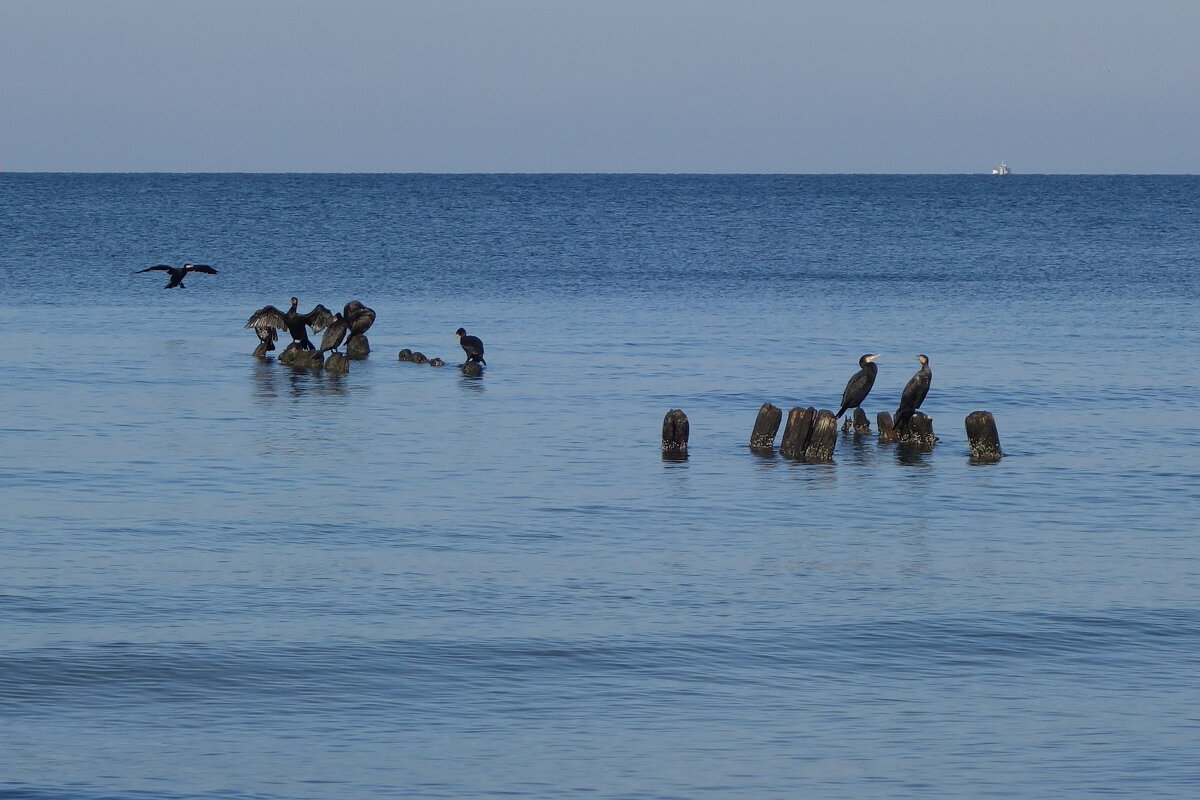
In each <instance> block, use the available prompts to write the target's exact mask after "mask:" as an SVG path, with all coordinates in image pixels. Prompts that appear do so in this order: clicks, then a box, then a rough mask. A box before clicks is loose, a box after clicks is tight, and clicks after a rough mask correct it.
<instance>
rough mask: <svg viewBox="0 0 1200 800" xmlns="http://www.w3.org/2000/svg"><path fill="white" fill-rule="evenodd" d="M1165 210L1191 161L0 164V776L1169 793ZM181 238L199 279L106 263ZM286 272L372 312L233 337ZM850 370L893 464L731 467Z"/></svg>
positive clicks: (1183, 757)
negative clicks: (358, 167) (911, 408)
mask: <svg viewBox="0 0 1200 800" xmlns="http://www.w3.org/2000/svg"><path fill="white" fill-rule="evenodd" d="M1198 215H1200V179H1197V178H1164V177H1110V178H1105V177H1037V176H1008V177H1005V178H999V179H998V178H992V177H991V176H986V177H984V176H980V177H971V176H957V177H868V176H842V177H838V176H831V177H801V176H778V177H750V176H743V177H737V176H734V177H701V176H696V177H684V176H677V177H670V176H249V175H198V176H139V175H132V176H82V175H80V176H71V175H20V174H4V175H0V286H2V287H3V297H0V306H2V307H3V310H4V311H5V316H6V319H7V322H6V324H5V326H4V330H5V347H4V349H3V351H2V352H0V369H3V371H4V374H5V375H6V379H5V380H4V381H3V383H2V384H0V398H2V399H3V408H4V416H3V418H2V421H0V443H2V445H0V446H2V447H3V461H2V463H0V508H2V509H3V512H2V513H0V554H2V555H0V797H4V798H18V797H20V798H43V799H47V800H57V799H58V798H88V799H89V800H98V799H99V798H129V797H145V798H184V797H204V798H217V797H220V798H235V799H239V798H267V799H268V800H275V799H276V798H346V799H350V800H354V799H357V798H362V799H363V800H366V799H367V798H379V797H404V798H441V797H445V798H462V797H499V796H505V797H536V798H568V797H589V798H639V799H640V798H714V799H715V798H768V797H779V798H785V797H786V798H793V797H806V796H807V797H823V798H876V797H894V798H899V797H905V798H908V797H911V798H931V797H944V798H962V797H988V796H993V797H1004V798H1011V797H1025V798H1030V797H1047V798H1049V797H1054V798H1061V797H1095V796H1127V797H1179V798H1185V797H1186V798H1190V797H1194V796H1195V795H1196V791H1197V787H1198V786H1200V704H1198V703H1197V700H1196V675H1197V674H1198V672H1200V610H1198V605H1197V594H1198V590H1200V559H1198V555H1200V545H1198V544H1197V532H1196V531H1197V528H1198V527H1200V526H1198V525H1197V521H1196V516H1197V512H1198V511H1200V490H1198V489H1197V486H1198V485H1200V484H1198V479H1200V456H1198V453H1200V450H1198V447H1200V441H1198V436H1197V433H1196V420H1195V417H1196V412H1197V396H1198V394H1200V377H1198V376H1200V370H1198V369H1197V356H1200V333H1198V332H1197V319H1198V317H1197V315H1196V311H1195V308H1196V304H1197V301H1198V300H1200V277H1198V275H1200V273H1198V271H1197V249H1196V242H1197V230H1198V221H1200V216H1198ZM184 261H195V262H201V263H208V264H211V265H213V266H214V267H216V268H217V269H218V270H220V274H219V275H215V276H210V275H194V276H192V277H190V278H188V279H187V280H186V284H187V287H188V288H187V289H186V290H172V291H169V292H167V291H163V290H162V288H161V287H162V285H163V284H164V283H165V282H166V278H165V276H164V275H162V274H161V273H150V274H144V275H134V274H132V273H133V271H134V270H136V269H140V268H142V267H145V266H149V265H151V264H156V263H174V264H179V263H182V262H184ZM293 294H295V295H298V296H299V297H300V301H301V306H302V307H303V308H304V309H307V308H309V307H311V306H312V305H313V304H315V303H317V302H321V303H324V304H326V305H327V306H330V307H333V308H340V307H341V306H342V304H344V303H345V302H346V301H348V300H350V299H361V300H362V301H363V302H365V303H366V304H367V305H369V306H371V307H373V308H374V309H376V311H377V312H378V321H377V322H376V324H375V326H374V327H373V328H372V329H371V331H370V332H369V334H368V336H369V338H370V341H371V345H372V348H373V352H372V354H371V356H370V358H369V359H368V360H366V361H361V362H353V363H352V365H351V371H350V373H349V374H347V375H341V376H338V375H331V374H324V373H314V372H310V371H305V370H294V369H292V368H289V367H285V366H282V365H279V364H278V363H276V362H275V361H274V360H261V361H260V360H258V359H255V358H253V357H251V355H250V352H251V351H252V350H253V348H254V346H255V345H256V343H257V341H256V339H255V337H254V336H253V334H252V332H250V331H247V330H244V329H243V327H242V326H243V324H244V322H245V320H246V318H247V317H248V316H249V315H250V313H251V312H252V311H254V310H255V309H256V308H259V307H261V306H263V305H266V304H268V303H271V304H274V305H277V306H280V307H286V304H287V299H288V297H289V296H291V295H293ZM459 326H464V327H466V328H467V329H468V330H469V331H470V332H472V333H476V334H478V335H480V336H481V337H482V338H483V339H484V341H485V342H486V344H487V359H488V365H489V366H488V368H487V370H486V373H485V374H484V376H483V377H482V378H478V379H476V378H469V377H466V376H464V375H462V374H461V373H460V372H459V370H457V369H456V368H455V366H454V365H456V364H457V363H458V362H459V361H461V351H460V350H459V349H458V346H457V343H456V342H455V340H454V337H453V332H454V330H455V329H456V328H457V327H459ZM285 338H286V335H285ZM403 347H408V348H412V349H416V350H420V351H422V352H424V353H425V354H427V355H429V356H441V357H443V358H445V359H446V360H447V361H448V362H450V365H449V366H446V367H442V368H435V367H429V366H424V365H417V364H412V363H406V362H400V361H397V359H396V353H397V351H398V350H399V349H401V348H403ZM866 352H881V353H883V356H882V358H881V359H880V362H879V363H880V374H879V379H878V381H877V383H876V385H875V389H874V390H873V392H872V394H871V396H870V397H869V398H868V401H867V403H866V404H865V410H866V411H868V413H869V415H870V417H871V418H872V419H874V416H875V414H876V412H879V411H885V410H886V411H894V409H895V407H896V404H897V401H898V398H899V393H900V389H901V387H902V386H903V385H904V383H905V381H906V380H907V379H908V378H909V376H911V375H912V373H913V372H914V371H915V370H916V369H917V366H918V365H917V362H916V359H915V358H914V354H916V353H918V352H920V353H927V354H928V355H929V356H930V359H931V363H932V367H933V370H934V373H933V374H934V378H933V389H932V391H931V392H930V395H929V399H928V400H927V401H926V403H925V406H924V409H923V410H925V411H926V412H928V413H929V414H930V415H931V416H932V417H933V419H934V426H935V430H936V432H937V434H938V435H939V437H940V441H939V443H938V444H937V446H936V447H935V448H934V449H933V450H932V452H928V453H914V452H911V451H907V450H905V449H902V448H897V447H896V446H895V445H890V444H880V443H879V442H878V441H877V440H876V438H875V437H874V436H862V437H854V436H852V435H846V436H843V437H842V438H841V439H840V441H839V443H838V446H837V452H836V454H835V457H834V463H832V464H803V463H796V462H792V461H789V460H787V459H784V458H781V457H778V456H770V457H764V456H761V455H756V454H754V453H751V452H750V451H749V449H748V448H747V446H746V445H747V442H748V439H749V434H750V430H751V428H752V426H753V423H754V418H755V415H756V413H757V411H758V408H759V406H760V405H761V403H763V402H764V401H771V402H773V403H775V404H776V405H778V406H781V407H782V408H783V409H784V410H785V411H786V410H787V409H788V408H790V407H792V406H795V405H803V406H807V405H814V406H817V407H827V408H828V407H834V408H836V406H837V401H838V400H839V398H840V395H841V390H842V387H843V386H844V384H845V382H846V380H847V378H849V376H850V375H851V374H852V373H853V372H854V371H855V369H856V368H857V364H856V362H857V360H858V357H859V356H860V355H861V354H863V353H866ZM671 408H682V409H683V410H684V411H685V412H686V413H687V415H688V417H689V419H690V423H691V443H690V448H689V457H688V459H687V460H686V461H664V460H663V459H662V458H661V454H660V447H659V445H660V433H661V423H662V418H663V415H664V414H665V413H666V411H667V410H669V409H671ZM977 409H986V410H989V411H992V412H993V413H994V414H995V416H996V419H997V423H998V427H999V431H1000V436H1001V443H1002V445H1003V447H1004V450H1005V453H1006V455H1005V458H1004V459H1003V460H1002V461H1000V462H999V463H996V464H991V465H979V464H972V463H971V461H970V459H969V457H968V450H967V444H966V439H965V434H964V430H963V419H964V417H965V416H966V415H967V414H968V413H969V412H971V411H974V410H977Z"/></svg>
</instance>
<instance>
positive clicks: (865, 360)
mask: <svg viewBox="0 0 1200 800" xmlns="http://www.w3.org/2000/svg"><path fill="white" fill-rule="evenodd" d="M877 358H879V353H867V354H866V355H865V356H863V357H862V358H860V359H859V360H858V366H859V367H860V368H861V369H859V370H858V372H856V373H854V375H852V376H851V377H850V380H849V381H847V382H846V390H845V391H844V392H842V407H841V408H840V409H838V413H837V417H836V418H835V419H841V418H842V414H845V413H846V409H849V408H858V407H859V406H861V405H862V403H863V400H866V399H867V395H868V394H870V393H871V387H872V386H874V385H875V375H876V374H878V372H879V367H877V366H876V365H875V359H877Z"/></svg>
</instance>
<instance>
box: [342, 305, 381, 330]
mask: <svg viewBox="0 0 1200 800" xmlns="http://www.w3.org/2000/svg"><path fill="white" fill-rule="evenodd" d="M342 317H343V318H344V319H345V320H346V325H347V326H349V332H350V335H351V336H360V335H362V334H364V333H366V332H367V328H369V327H371V326H372V325H373V324H374V323H375V310H374V309H372V308H367V307H366V306H364V305H363V304H362V303H361V302H359V301H358V300H351V301H350V302H349V303H346V306H345V307H344V308H343V309H342Z"/></svg>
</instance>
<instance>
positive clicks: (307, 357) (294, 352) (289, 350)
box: [279, 342, 325, 369]
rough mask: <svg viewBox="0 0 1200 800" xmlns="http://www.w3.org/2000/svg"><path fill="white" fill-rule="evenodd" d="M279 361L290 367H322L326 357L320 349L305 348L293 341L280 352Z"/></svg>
mask: <svg viewBox="0 0 1200 800" xmlns="http://www.w3.org/2000/svg"><path fill="white" fill-rule="evenodd" d="M279 363H280V364H286V365H287V366H289V367H307V368H313V369H320V368H321V366H322V365H323V364H324V363H325V359H324V357H323V356H322V355H321V352H320V351H319V350H305V349H303V348H301V347H299V346H297V345H296V343H295V342H292V343H291V344H289V345H288V346H287V347H285V348H283V352H282V353H280V354H279Z"/></svg>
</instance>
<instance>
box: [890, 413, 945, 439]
mask: <svg viewBox="0 0 1200 800" xmlns="http://www.w3.org/2000/svg"><path fill="white" fill-rule="evenodd" d="M896 436H897V438H898V439H899V441H900V443H901V444H913V445H917V446H919V447H923V448H931V447H933V446H934V445H935V444H937V437H936V436H934V435H933V417H931V416H929V415H928V414H926V413H924V412H921V411H914V412H913V414H912V416H911V417H909V418H908V419H907V420H906V421H905V423H904V424H903V425H901V426H900V428H899V429H898V430H897V431H896Z"/></svg>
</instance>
